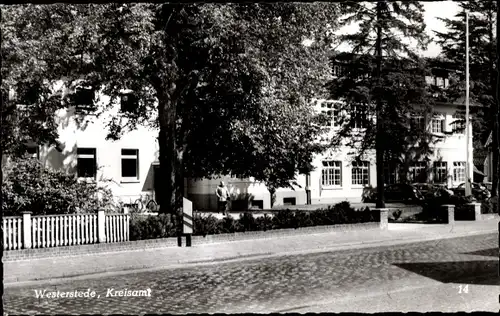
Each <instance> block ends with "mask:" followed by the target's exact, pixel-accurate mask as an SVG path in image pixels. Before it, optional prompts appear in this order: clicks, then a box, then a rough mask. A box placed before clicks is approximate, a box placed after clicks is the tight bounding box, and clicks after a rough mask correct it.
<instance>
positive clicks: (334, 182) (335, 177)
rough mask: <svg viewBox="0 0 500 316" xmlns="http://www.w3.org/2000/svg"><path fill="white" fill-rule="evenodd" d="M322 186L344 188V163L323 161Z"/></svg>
mask: <svg viewBox="0 0 500 316" xmlns="http://www.w3.org/2000/svg"><path fill="white" fill-rule="evenodd" d="M321 185H322V186H324V187H328V186H342V162H340V161H333V160H326V161H323V169H321Z"/></svg>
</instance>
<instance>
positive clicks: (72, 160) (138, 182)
mask: <svg viewBox="0 0 500 316" xmlns="http://www.w3.org/2000/svg"><path fill="white" fill-rule="evenodd" d="M432 80H434V81H435V82H437V79H436V78H429V81H432ZM439 82H442V83H443V85H446V82H447V79H445V78H440V81H439ZM98 99H99V102H102V103H104V102H108V101H109V99H108V98H107V97H106V96H102V95H101V96H99V98H98ZM90 102H91V101H90ZM124 104H125V103H124V102H123V99H122V102H116V104H114V105H113V106H112V107H111V108H108V109H107V110H106V111H105V112H104V113H101V114H100V115H99V116H98V117H97V116H95V113H93V112H92V111H88V109H87V110H85V109H86V108H85V105H84V106H83V108H78V107H77V108H74V107H71V108H68V109H64V110H60V111H59V112H58V113H57V120H58V124H59V129H58V132H59V135H60V138H59V143H60V145H59V146H58V148H56V147H54V146H52V147H42V148H40V149H39V157H40V159H41V160H42V162H43V163H44V164H45V166H46V167H48V168H54V169H62V170H65V171H66V172H68V173H72V174H75V175H76V176H77V177H79V178H92V179H95V180H97V181H98V182H99V183H102V184H103V185H106V186H107V187H109V188H110V189H111V190H112V192H113V194H114V196H115V197H116V199H117V200H118V201H121V202H122V203H124V204H128V203H133V202H134V201H135V200H136V199H138V198H140V197H141V196H146V195H148V196H150V198H153V199H155V196H158V194H161V192H158V183H159V182H160V181H161V179H160V178H159V177H158V174H159V173H158V172H157V168H158V153H159V146H158V141H157V137H158V131H157V130H156V129H154V128H148V127H145V126H138V127H137V129H135V130H134V131H131V132H128V133H125V134H124V135H123V136H122V137H121V138H120V139H119V140H107V139H106V135H107V124H108V122H109V121H110V120H111V119H112V118H114V117H117V116H119V117H122V119H123V120H126V119H127V117H126V115H125V112H126V109H124ZM314 104H315V106H316V107H317V110H318V111H331V112H330V114H333V115H332V122H331V125H330V132H331V133H334V132H335V129H336V126H335V117H334V116H335V104H336V102H333V101H327V100H316V101H315V102H314ZM87 106H88V104H87ZM96 108H100V107H99V106H97V107H96ZM82 109H83V110H82ZM434 110H435V115H434V116H433V118H432V119H430V120H423V121H422V122H421V123H422V124H425V125H426V126H427V128H429V129H430V130H431V131H432V132H433V133H435V134H436V135H439V136H442V137H443V138H442V139H441V140H440V141H439V142H438V143H437V144H436V145H435V148H434V154H433V156H432V157H430V158H431V159H430V162H429V161H427V162H425V161H415V162H413V164H412V166H411V167H410V175H409V177H410V179H409V180H410V181H411V182H423V181H421V180H422V179H424V180H425V181H426V182H435V183H442V184H446V185H447V186H448V187H456V186H457V185H459V184H460V183H463V182H465V169H466V168H465V164H466V161H467V159H466V155H469V163H470V168H469V172H470V177H471V179H472V173H473V168H472V157H473V153H472V150H473V149H472V148H473V147H472V143H473V142H472V132H471V133H470V134H469V135H470V136H469V137H470V140H469V148H468V149H467V148H466V139H465V137H466V136H465V130H464V129H463V127H464V126H462V128H460V127H457V124H458V123H456V122H455V121H456V119H457V118H458V117H457V116H456V113H457V106H456V105H449V104H439V105H436V106H435V108H434ZM145 125H148V124H145ZM359 128H360V129H362V128H363V126H359ZM469 128H472V127H471V125H470V126H469ZM351 152H353V149H352V148H348V147H346V146H343V147H340V148H336V149H332V150H328V151H327V152H324V153H322V154H320V155H316V156H315V157H314V160H313V166H314V167H315V169H314V171H312V172H311V173H310V175H309V179H310V181H309V183H307V182H308V181H307V177H306V175H297V179H296V180H297V184H298V186H295V187H294V190H292V189H284V188H282V189H278V190H277V192H276V199H275V201H274V205H286V204H292V205H293V204H297V205H299V204H306V201H307V195H306V187H308V188H309V189H310V193H311V203H312V204H323V203H337V202H340V201H351V202H360V201H361V195H362V192H363V188H364V187H366V186H373V187H375V186H376V165H375V155H374V153H373V152H372V153H368V154H367V155H366V157H363V158H362V159H361V161H357V162H355V161H353V160H354V155H353V154H351ZM386 171H387V174H386V176H385V178H386V181H387V183H391V182H396V181H398V179H397V177H398V176H397V172H396V171H395V170H391V169H390V168H387V170H386ZM221 180H222V181H224V182H225V183H226V184H227V185H228V187H229V190H230V192H231V193H232V195H233V199H236V200H242V199H243V200H245V199H249V200H250V206H253V207H257V208H263V209H268V208H270V207H271V196H270V193H269V191H268V190H267V188H266V187H265V185H264V184H262V183H259V182H256V181H254V179H252V178H250V179H237V178H234V177H230V176H222V177H220V178H216V179H205V180H201V181H193V180H190V179H186V181H185V194H186V197H187V198H189V199H191V200H192V201H193V204H194V207H195V209H216V207H217V202H216V198H215V189H216V187H217V185H218V184H219V182H220V181H221ZM233 203H234V202H233Z"/></svg>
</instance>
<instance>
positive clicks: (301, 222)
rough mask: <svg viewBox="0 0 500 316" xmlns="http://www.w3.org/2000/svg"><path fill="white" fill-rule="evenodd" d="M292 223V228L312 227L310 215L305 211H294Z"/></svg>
mask: <svg viewBox="0 0 500 316" xmlns="http://www.w3.org/2000/svg"><path fill="white" fill-rule="evenodd" d="M293 221H294V228H298V227H310V226H314V222H313V221H312V219H311V215H310V213H309V212H306V211H300V210H299V211H295V216H294V217H293Z"/></svg>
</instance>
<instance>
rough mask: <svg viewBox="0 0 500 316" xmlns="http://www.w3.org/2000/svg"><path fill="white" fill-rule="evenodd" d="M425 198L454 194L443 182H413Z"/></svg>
mask: <svg viewBox="0 0 500 316" xmlns="http://www.w3.org/2000/svg"><path fill="white" fill-rule="evenodd" d="M412 185H413V186H414V187H416V188H417V189H418V190H419V191H420V192H421V193H422V195H423V196H424V197H425V198H434V197H440V196H446V197H449V196H451V195H454V193H453V191H452V190H450V189H448V188H447V187H446V185H444V184H437V183H413V184H412Z"/></svg>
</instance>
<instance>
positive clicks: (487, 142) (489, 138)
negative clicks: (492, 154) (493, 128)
mask: <svg viewBox="0 0 500 316" xmlns="http://www.w3.org/2000/svg"><path fill="white" fill-rule="evenodd" d="M492 142H493V132H490V135H488V139H487V140H486V143H484V147H489V146H491V143H492Z"/></svg>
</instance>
